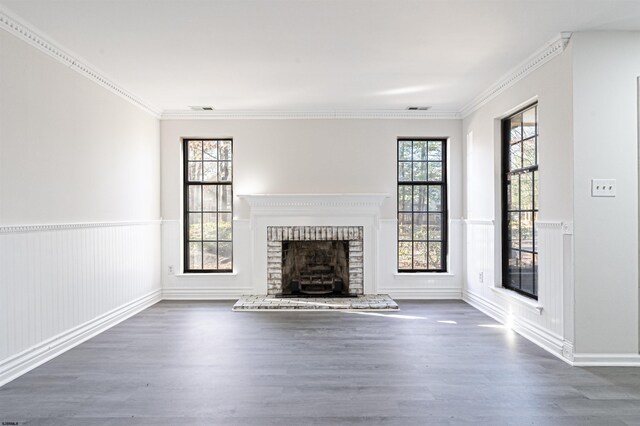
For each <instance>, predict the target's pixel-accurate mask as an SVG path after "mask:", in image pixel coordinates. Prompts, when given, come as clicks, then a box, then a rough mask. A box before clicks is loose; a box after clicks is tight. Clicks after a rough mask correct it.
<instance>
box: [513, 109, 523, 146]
mask: <svg viewBox="0 0 640 426" xmlns="http://www.w3.org/2000/svg"><path fill="white" fill-rule="evenodd" d="M519 140H522V115H519V114H518V115H516V116H515V117H513V118H512V119H511V142H516V141H519Z"/></svg>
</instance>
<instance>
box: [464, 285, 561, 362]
mask: <svg viewBox="0 0 640 426" xmlns="http://www.w3.org/2000/svg"><path fill="white" fill-rule="evenodd" d="M462 300H464V301H465V302H467V303H468V304H470V305H471V306H473V307H474V308H476V309H477V310H479V311H480V312H483V313H485V314H487V315H488V316H490V317H491V318H493V319H495V320H496V321H498V322H499V323H502V324H507V323H508V325H509V327H510V328H511V329H512V330H513V331H515V332H516V333H518V334H520V335H521V336H523V337H524V338H526V339H527V340H529V341H531V342H532V343H535V344H536V345H538V346H540V347H541V348H542V349H544V350H546V351H547V352H549V353H550V354H552V355H555V356H556V357H558V358H560V359H561V360H563V361H564V362H566V363H568V364H573V363H572V361H571V360H570V359H567V358H565V357H564V356H563V348H565V346H566V342H565V341H564V340H563V339H562V337H561V336H558V335H556V334H555V333H551V332H550V331H548V330H545V329H543V328H542V327H540V326H538V325H537V324H534V323H532V322H531V321H527V320H526V319H524V318H518V317H513V316H511V317H510V316H509V313H508V312H506V311H505V310H504V309H503V308H502V306H500V305H498V304H496V303H493V302H491V301H489V300H486V299H485V298H483V297H482V296H480V295H478V294H476V293H473V292H470V291H467V290H465V291H464V292H463V294H462Z"/></svg>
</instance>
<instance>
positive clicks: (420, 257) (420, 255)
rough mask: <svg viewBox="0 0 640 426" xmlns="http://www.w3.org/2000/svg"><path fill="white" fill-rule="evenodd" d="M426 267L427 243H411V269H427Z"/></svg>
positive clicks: (427, 265)
mask: <svg viewBox="0 0 640 426" xmlns="http://www.w3.org/2000/svg"><path fill="white" fill-rule="evenodd" d="M428 267H429V262H428V243H423V242H418V243H413V269H427V268H428Z"/></svg>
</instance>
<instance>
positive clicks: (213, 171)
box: [203, 161, 218, 182]
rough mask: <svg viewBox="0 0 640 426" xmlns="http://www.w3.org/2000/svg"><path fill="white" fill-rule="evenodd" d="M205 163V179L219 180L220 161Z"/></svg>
mask: <svg viewBox="0 0 640 426" xmlns="http://www.w3.org/2000/svg"><path fill="white" fill-rule="evenodd" d="M203 164H204V167H203V173H204V181H205V182H216V181H217V180H218V167H217V165H218V163H217V162H214V161H206V162H204V163H203Z"/></svg>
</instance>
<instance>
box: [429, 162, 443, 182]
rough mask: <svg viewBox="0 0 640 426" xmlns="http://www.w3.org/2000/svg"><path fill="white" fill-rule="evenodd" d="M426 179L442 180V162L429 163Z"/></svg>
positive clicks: (432, 180)
mask: <svg viewBox="0 0 640 426" xmlns="http://www.w3.org/2000/svg"><path fill="white" fill-rule="evenodd" d="M427 180H428V181H431V182H439V181H442V163H429V176H428V178H427Z"/></svg>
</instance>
